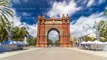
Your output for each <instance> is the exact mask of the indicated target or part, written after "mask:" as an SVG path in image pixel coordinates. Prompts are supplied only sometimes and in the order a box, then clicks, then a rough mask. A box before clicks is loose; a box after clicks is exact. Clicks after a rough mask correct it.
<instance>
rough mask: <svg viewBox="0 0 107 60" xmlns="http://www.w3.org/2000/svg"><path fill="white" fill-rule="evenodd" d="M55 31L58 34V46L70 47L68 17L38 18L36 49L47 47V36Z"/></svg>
mask: <svg viewBox="0 0 107 60" xmlns="http://www.w3.org/2000/svg"><path fill="white" fill-rule="evenodd" d="M51 30H56V31H57V32H58V34H59V46H60V47H70V46H71V44H70V17H69V16H68V15H66V16H64V15H63V16H62V17H61V18H45V17H44V16H38V29H37V43H36V47H48V44H47V43H48V34H49V32H50V31H51Z"/></svg>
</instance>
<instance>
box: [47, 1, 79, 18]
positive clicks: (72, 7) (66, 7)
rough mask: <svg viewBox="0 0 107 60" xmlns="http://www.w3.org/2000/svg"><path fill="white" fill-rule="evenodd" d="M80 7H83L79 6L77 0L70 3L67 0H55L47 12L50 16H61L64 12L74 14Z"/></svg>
mask: <svg viewBox="0 0 107 60" xmlns="http://www.w3.org/2000/svg"><path fill="white" fill-rule="evenodd" d="M80 9H81V7H77V6H76V2H74V0H71V1H70V2H69V3H68V4H67V3H66V1H63V2H54V4H53V6H52V9H51V10H50V11H49V12H48V13H47V15H48V16H49V17H58V16H60V17H61V16H62V14H69V15H72V14H73V13H75V12H76V11H78V10H80Z"/></svg>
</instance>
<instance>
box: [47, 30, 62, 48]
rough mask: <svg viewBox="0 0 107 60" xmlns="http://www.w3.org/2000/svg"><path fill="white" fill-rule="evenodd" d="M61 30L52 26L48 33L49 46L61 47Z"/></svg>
mask: <svg viewBox="0 0 107 60" xmlns="http://www.w3.org/2000/svg"><path fill="white" fill-rule="evenodd" d="M59 42H60V31H58V30H57V29H56V28H52V29H50V30H49V31H48V33H47V43H48V44H47V45H48V47H59Z"/></svg>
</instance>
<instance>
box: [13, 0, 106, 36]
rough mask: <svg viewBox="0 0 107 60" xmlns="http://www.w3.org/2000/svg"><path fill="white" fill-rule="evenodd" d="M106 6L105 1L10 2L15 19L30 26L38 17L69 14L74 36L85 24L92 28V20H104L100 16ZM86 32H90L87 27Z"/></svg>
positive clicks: (33, 0)
mask: <svg viewBox="0 0 107 60" xmlns="http://www.w3.org/2000/svg"><path fill="white" fill-rule="evenodd" d="M106 6H107V0H11V7H12V8H13V9H14V10H15V11H16V15H17V17H20V22H24V23H26V24H29V25H30V26H32V25H33V26H34V24H36V23H37V16H39V15H40V16H43V15H44V16H46V17H47V18H50V17H56V18H58V17H61V15H62V14H65V15H66V14H69V16H70V22H71V24H70V29H71V33H72V34H74V35H75V34H77V33H78V32H83V31H84V30H83V26H84V25H86V24H92V25H91V26H93V24H94V23H93V21H92V20H93V18H96V19H95V20H96V21H97V22H99V21H100V20H101V19H105V16H102V15H103V12H104V11H105V8H106ZM99 19H100V20H99ZM77 29H78V30H77ZM87 30H89V31H90V29H89V28H88V27H86V31H87ZM89 33H92V31H91V32H89ZM80 34H83V33H80ZM87 34H88V33H87ZM83 35H84V34H83Z"/></svg>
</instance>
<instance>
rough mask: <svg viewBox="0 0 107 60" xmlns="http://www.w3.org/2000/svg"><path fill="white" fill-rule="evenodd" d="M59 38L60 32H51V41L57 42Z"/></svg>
mask: <svg viewBox="0 0 107 60" xmlns="http://www.w3.org/2000/svg"><path fill="white" fill-rule="evenodd" d="M58 36H59V34H58V32H57V31H54V30H52V31H50V32H49V36H48V38H49V39H51V40H52V41H53V42H55V41H56V40H59V37H58Z"/></svg>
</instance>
